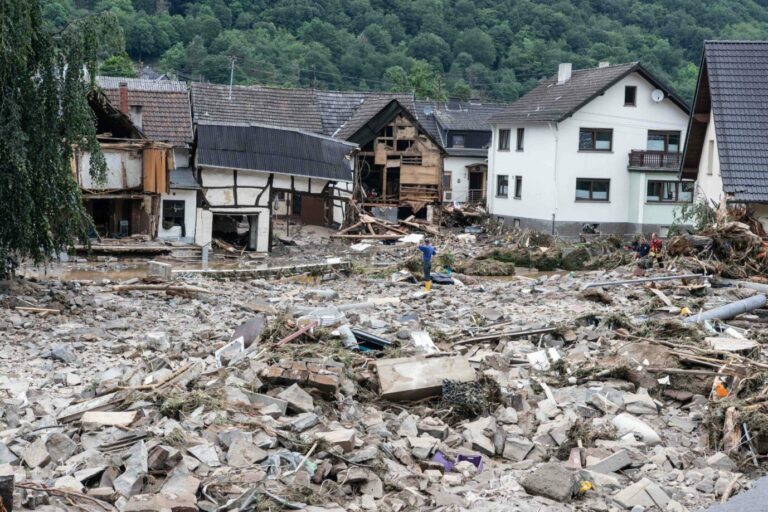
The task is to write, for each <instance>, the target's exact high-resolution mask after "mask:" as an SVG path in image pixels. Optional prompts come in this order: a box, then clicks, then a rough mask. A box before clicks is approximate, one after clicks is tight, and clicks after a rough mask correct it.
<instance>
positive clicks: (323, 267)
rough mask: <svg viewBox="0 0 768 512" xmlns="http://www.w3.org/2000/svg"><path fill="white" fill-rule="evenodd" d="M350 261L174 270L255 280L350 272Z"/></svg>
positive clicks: (202, 275) (188, 273)
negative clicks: (317, 273)
mask: <svg viewBox="0 0 768 512" xmlns="http://www.w3.org/2000/svg"><path fill="white" fill-rule="evenodd" d="M350 268H351V263H350V262H349V261H338V262H334V263H328V262H323V263H304V264H301V265H286V266H282V267H258V268H218V269H217V268H209V269H174V270H173V274H174V276H178V275H181V276H188V277H196V276H200V277H212V278H214V279H255V278H259V277H278V276H288V275H296V274H304V273H307V272H310V273H316V272H321V273H326V272H328V273H330V272H333V271H338V270H349V269H350Z"/></svg>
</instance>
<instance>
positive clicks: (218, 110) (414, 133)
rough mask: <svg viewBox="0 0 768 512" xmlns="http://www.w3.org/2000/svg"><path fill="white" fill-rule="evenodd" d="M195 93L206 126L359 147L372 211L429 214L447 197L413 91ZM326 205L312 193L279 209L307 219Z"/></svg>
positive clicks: (197, 114) (197, 117)
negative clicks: (261, 129) (280, 132)
mask: <svg viewBox="0 0 768 512" xmlns="http://www.w3.org/2000/svg"><path fill="white" fill-rule="evenodd" d="M191 91H192V105H193V113H194V121H195V123H198V124H200V123H223V124H226V123H253V124H258V125H268V126H274V127H280V128H285V129H295V130H301V131H304V132H307V133H314V134H318V135H322V136H326V137H332V138H334V139H337V140H340V141H348V142H352V143H354V144H356V145H358V146H359V148H360V151H359V152H357V155H356V160H355V165H354V168H355V172H356V173H357V176H359V183H360V186H361V190H360V193H361V195H362V197H363V200H362V206H363V207H364V208H367V209H372V208H377V209H378V210H377V212H379V213H380V214H387V215H392V216H397V215H400V216H408V215H411V214H414V213H415V214H417V215H422V216H426V215H427V210H428V209H429V208H426V207H427V206H428V205H434V204H437V203H439V202H440V201H441V188H442V183H441V182H442V170H443V167H442V163H443V162H442V159H443V156H444V154H445V152H444V150H443V148H442V147H441V145H440V143H439V141H438V140H436V139H435V138H434V137H433V136H432V134H430V133H429V132H428V131H427V130H426V129H424V127H423V126H421V124H420V122H419V120H418V119H417V117H416V115H415V114H414V111H415V107H414V100H413V97H412V96H411V95H407V94H390V93H365V92H339V91H319V90H311V89H280V88H273V87H258V86H234V87H231V88H230V87H228V86H222V85H213V84H202V83H195V84H192V87H191ZM203 187H204V188H205V183H203ZM350 192H351V190H350ZM318 208H327V207H326V206H320V205H319V204H318V203H317V201H316V200H315V199H312V197H311V194H309V193H308V192H306V191H301V190H296V191H293V192H287V193H285V194H278V196H277V198H276V211H278V212H282V213H292V214H295V215H300V216H301V217H302V218H303V219H310V218H315V219H319V218H322V216H321V215H319V214H318ZM306 209H309V211H308V212H305V210H306ZM335 220H337V219H336V217H334V221H335Z"/></svg>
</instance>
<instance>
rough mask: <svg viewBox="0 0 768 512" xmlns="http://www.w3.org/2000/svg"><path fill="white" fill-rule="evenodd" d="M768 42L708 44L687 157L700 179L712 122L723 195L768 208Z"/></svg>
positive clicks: (689, 169)
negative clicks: (709, 126)
mask: <svg viewBox="0 0 768 512" xmlns="http://www.w3.org/2000/svg"><path fill="white" fill-rule="evenodd" d="M766 98H768V42H765V41H706V42H705V43H704V52H703V56H702V61H701V67H700V68H699V80H698V83H697V86H696V96H695V98H694V105H693V112H692V114H691V118H690V121H689V129H688V138H687V140H686V144H685V154H684V157H683V171H682V174H683V177H684V178H696V174H697V172H698V167H699V161H700V159H701V157H702V153H703V151H704V150H705V144H704V142H705V141H704V137H705V135H706V130H707V125H708V123H709V120H710V119H714V122H715V137H716V140H717V151H718V156H719V158H720V175H721V176H722V179H723V191H724V192H725V193H726V194H728V195H729V196H730V198H729V201H731V202H745V203H752V202H754V203H768V101H766Z"/></svg>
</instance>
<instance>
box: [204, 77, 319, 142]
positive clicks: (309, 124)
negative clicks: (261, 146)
mask: <svg viewBox="0 0 768 512" xmlns="http://www.w3.org/2000/svg"><path fill="white" fill-rule="evenodd" d="M192 106H193V107H194V115H195V122H197V123H203V122H207V123H212V122H213V123H218V122H221V123H258V124H268V125H275V126H281V127H283V128H294V129H298V130H305V131H308V132H313V133H324V131H323V122H322V118H321V117H320V110H319V109H318V108H317V102H316V100H315V91H313V90H311V89H279V88H276V87H257V86H243V85H236V86H233V87H232V94H231V95H230V87H229V86H228V85H214V84H203V83H193V84H192Z"/></svg>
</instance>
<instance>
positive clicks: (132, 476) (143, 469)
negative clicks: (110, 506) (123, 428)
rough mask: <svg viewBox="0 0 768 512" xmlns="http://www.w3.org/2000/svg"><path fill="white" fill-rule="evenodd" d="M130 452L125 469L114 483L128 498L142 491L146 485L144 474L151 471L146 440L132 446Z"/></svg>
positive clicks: (116, 489)
mask: <svg viewBox="0 0 768 512" xmlns="http://www.w3.org/2000/svg"><path fill="white" fill-rule="evenodd" d="M128 454H129V457H128V460H126V461H125V471H124V472H123V474H122V475H120V476H119V477H118V478H116V479H115V481H114V482H113V484H112V485H113V486H114V488H115V491H117V492H118V493H119V494H121V495H123V496H125V497H126V498H130V497H131V496H133V495H135V494H139V493H141V490H142V488H143V487H144V476H145V475H146V474H147V472H148V471H149V467H148V463H147V461H148V459H149V455H148V454H147V447H146V445H145V444H144V441H139V442H138V443H136V444H134V445H133V446H131V448H130V449H129V450H128ZM102 480H103V477H102Z"/></svg>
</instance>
